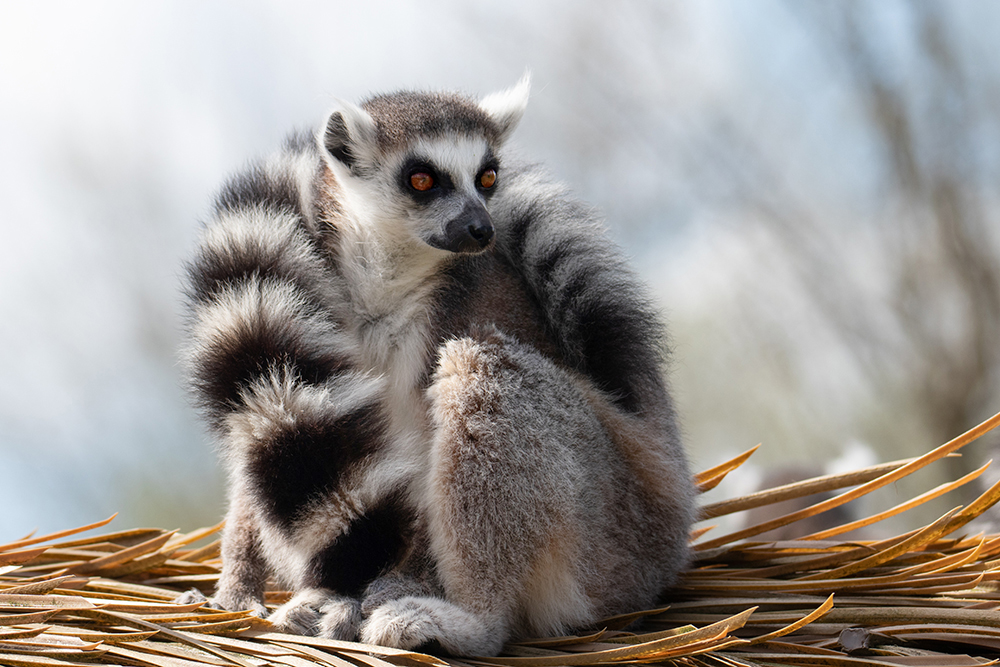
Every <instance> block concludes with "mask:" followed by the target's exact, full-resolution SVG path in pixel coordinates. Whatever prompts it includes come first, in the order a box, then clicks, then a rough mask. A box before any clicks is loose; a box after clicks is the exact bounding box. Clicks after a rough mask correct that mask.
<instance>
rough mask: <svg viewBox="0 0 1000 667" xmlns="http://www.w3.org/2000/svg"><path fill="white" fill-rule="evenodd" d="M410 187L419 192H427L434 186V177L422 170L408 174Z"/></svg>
mask: <svg viewBox="0 0 1000 667" xmlns="http://www.w3.org/2000/svg"><path fill="white" fill-rule="evenodd" d="M410 187H412V188H413V189H414V190H419V191H420V192H427V191H428V190H430V189H431V188H433V187H434V177H433V176H431V175H430V174H428V173H426V172H423V171H418V172H417V173H415V174H410Z"/></svg>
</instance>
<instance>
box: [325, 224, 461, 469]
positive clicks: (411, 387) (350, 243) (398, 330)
mask: <svg viewBox="0 0 1000 667" xmlns="http://www.w3.org/2000/svg"><path fill="white" fill-rule="evenodd" d="M344 240H345V241H346V242H345V243H343V245H342V246H341V252H340V255H341V256H340V260H341V270H342V273H343V275H344V277H345V278H346V281H347V285H348V292H349V294H350V300H351V313H352V321H351V322H350V323H349V328H350V330H351V331H352V333H354V335H355V336H356V340H357V343H358V349H359V351H360V354H361V361H362V363H363V364H364V366H365V370H367V371H368V372H370V373H372V374H373V375H376V376H379V377H381V378H383V379H384V381H385V382H386V391H387V397H386V398H387V405H386V407H387V412H388V416H389V420H390V425H391V430H392V433H393V436H394V437H393V441H394V443H395V444H397V445H398V446H399V447H402V448H405V449H411V448H414V447H416V448H417V449H418V450H419V449H421V444H422V443H426V441H427V439H428V417H427V403H426V399H425V397H424V393H423V391H422V389H421V386H422V382H423V380H424V379H425V377H426V373H427V372H428V368H429V367H430V364H431V361H432V360H431V356H432V355H433V354H434V350H433V341H432V340H431V328H432V327H431V318H432V316H433V314H432V311H433V303H432V299H433V294H434V290H435V287H436V285H437V280H436V276H437V275H439V273H440V264H441V261H442V259H443V258H445V257H447V254H445V253H442V252H441V251H437V250H435V249H433V248H430V247H429V246H425V247H421V245H423V244H420V245H415V244H414V241H413V240H412V239H399V240H398V241H397V242H396V243H393V242H391V241H390V240H389V239H387V238H385V237H382V238H379V239H377V240H376V239H372V238H368V237H367V235H366V234H365V233H363V232H360V231H359V230H357V229H351V230H350V232H348V235H347V237H346V238H345V239H344ZM417 243H419V242H417ZM415 440H416V441H415Z"/></svg>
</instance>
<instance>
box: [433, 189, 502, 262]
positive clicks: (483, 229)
mask: <svg viewBox="0 0 1000 667" xmlns="http://www.w3.org/2000/svg"><path fill="white" fill-rule="evenodd" d="M493 235H494V230H493V220H492V219H491V218H490V214H489V213H488V212H487V211H486V207H484V206H483V205H482V203H481V202H469V203H467V204H466V205H465V208H463V209H462V212H461V213H459V214H458V215H457V216H455V217H454V218H452V219H451V220H449V221H448V223H447V224H446V225H445V230H444V243H443V249H444V250H450V251H451V252H464V253H470V252H479V251H480V250H483V249H484V248H486V246H488V245H489V244H490V241H492V240H493Z"/></svg>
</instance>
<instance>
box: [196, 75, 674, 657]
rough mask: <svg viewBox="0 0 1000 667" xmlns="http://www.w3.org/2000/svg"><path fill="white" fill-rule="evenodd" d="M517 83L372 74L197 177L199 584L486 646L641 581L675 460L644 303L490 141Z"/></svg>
mask: <svg viewBox="0 0 1000 667" xmlns="http://www.w3.org/2000/svg"><path fill="white" fill-rule="evenodd" d="M527 93H528V82H527V80H526V79H525V80H524V81H522V82H521V83H520V84H518V85H517V86H515V87H514V88H512V89H510V90H508V91H505V92H502V93H497V94H494V95H490V96H488V97H486V98H484V99H482V100H481V101H478V102H477V101H474V100H472V99H469V98H466V97H463V96H459V95H452V94H426V93H417V92H400V93H394V94H390V95H376V96H374V97H372V98H370V99H368V100H367V101H365V102H364V103H362V104H361V105H360V106H354V105H351V104H343V105H342V106H341V107H340V108H339V109H338V110H337V111H335V112H334V113H333V114H332V115H330V116H329V118H328V120H327V122H326V124H325V125H324V126H323V127H322V128H321V130H320V131H319V132H318V134H317V135H316V136H315V137H314V136H295V137H293V138H292V139H291V140H289V142H288V143H287V145H286V146H285V148H284V150H283V151H281V152H280V153H279V154H278V155H276V156H275V157H273V158H271V159H270V160H267V161H265V162H262V163H260V164H257V165H256V166H253V167H251V168H249V169H248V170H246V171H245V172H244V173H242V174H240V175H239V176H237V177H236V178H234V179H232V180H231V181H230V182H229V183H228V184H227V185H226V186H225V187H224V188H223V190H222V193H221V194H220V195H219V197H218V201H217V203H216V207H215V214H214V217H213V219H212V221H211V222H210V223H209V224H208V225H207V228H206V229H205V231H204V235H203V238H202V240H201V243H200V247H199V250H198V252H197V256H196V258H195V259H194V261H193V262H192V263H191V264H190V285H189V295H190V309H191V310H190V314H191V344H190V346H189V348H188V350H187V357H188V362H189V367H190V370H191V377H192V383H193V386H194V389H195V391H196V393H197V396H198V398H199V400H200V402H201V404H202V406H203V408H204V411H205V413H206V415H207V419H208V422H209V424H210V427H211V429H212V430H213V431H214V433H215V435H216V437H217V438H218V441H219V443H220V449H221V453H222V459H223V461H224V463H225V465H226V467H227V469H228V475H229V483H230V486H229V503H230V506H229V511H228V514H227V517H226V526H225V531H224V536H223V545H222V556H223V569H222V576H221V578H220V580H219V585H218V589H217V591H216V595H215V597H214V599H213V603H214V604H215V605H217V606H220V607H223V608H226V609H246V608H250V609H255V610H257V611H258V612H259V613H261V614H266V613H267V610H266V609H265V607H264V604H263V591H264V585H265V580H266V579H267V578H268V577H269V576H273V577H274V578H276V579H277V580H278V581H279V582H281V583H282V584H283V585H285V586H289V587H291V588H292V590H294V591H295V596H294V597H293V598H292V599H291V600H290V601H289V602H287V603H286V604H284V605H282V606H281V607H280V608H279V609H277V611H275V612H274V613H273V614H272V615H271V616H270V620H271V621H272V622H274V623H275V624H276V625H277V626H278V627H280V628H283V629H285V630H290V631H295V632H304V633H315V634H321V635H324V636H327V637H331V638H342V639H356V638H360V639H361V640H362V641H365V642H368V643H374V644H384V645H390V646H397V647H402V648H413V647H418V646H424V645H428V644H430V645H434V644H436V645H438V646H440V647H441V648H443V649H444V650H446V651H448V652H450V653H453V654H458V655H476V654H483V655H485V654H492V653H496V652H497V651H499V649H500V647H501V646H502V644H503V643H504V642H505V641H507V640H508V639H509V638H512V637H521V636H525V635H544V634H550V633H560V632H565V631H567V630H569V629H572V628H575V627H583V626H586V625H587V624H589V623H592V622H593V621H595V620H597V619H599V618H600V617H602V616H605V615H610V614H616V613H621V612H627V611H632V610H636V609H639V608H642V607H646V606H647V605H651V604H653V603H654V602H655V601H656V599H657V597H658V596H659V595H660V594H661V593H662V592H663V591H664V589H665V588H667V587H668V586H670V585H671V583H672V582H674V581H675V578H676V576H677V573H678V571H679V570H680V569H681V568H683V566H684V565H685V563H686V559H687V541H688V529H689V525H690V522H691V519H692V497H693V491H692V482H691V479H690V475H689V472H688V467H687V463H686V461H685V457H684V454H683V452H682V449H681V445H680V443H679V438H678V432H677V427H676V425H675V417H674V408H673V405H672V402H671V399H670V397H669V395H668V393H667V389H666V387H665V385H664V380H663V379H662V376H661V355H662V352H661V350H662V346H661V333H660V332H661V327H660V324H659V323H658V321H657V318H656V317H655V316H654V313H653V310H652V309H651V307H650V304H649V303H648V302H647V300H646V298H645V297H644V296H643V290H642V289H641V288H640V286H639V285H638V283H637V281H636V279H635V277H634V275H633V274H632V273H631V271H630V270H629V268H628V267H627V266H626V263H625V261H624V260H623V258H622V255H621V254H620V253H619V251H618V250H616V249H615V248H614V247H613V244H612V243H610V242H609V240H608V238H607V237H606V235H605V233H604V231H603V229H602V227H601V225H600V224H599V222H598V221H597V220H596V219H595V216H594V214H593V213H592V212H591V210H590V209H588V208H587V207H585V206H583V205H581V204H579V203H577V202H576V201H574V200H572V199H571V198H569V197H568V196H567V194H566V192H565V190H564V189H563V188H562V187H560V186H558V185H555V184H553V183H552V182H550V181H549V180H547V179H546V177H545V176H544V175H542V173H541V172H540V171H539V170H538V169H537V168H535V167H533V166H529V165H526V164H521V163H518V162H516V161H514V160H513V159H508V158H506V157H505V156H504V155H503V146H504V143H505V141H506V140H507V138H508V136H509V135H510V134H511V132H512V130H513V129H514V127H515V125H516V124H517V123H518V121H519V120H520V117H521V115H522V113H523V110H524V107H525V104H526V102H527Z"/></svg>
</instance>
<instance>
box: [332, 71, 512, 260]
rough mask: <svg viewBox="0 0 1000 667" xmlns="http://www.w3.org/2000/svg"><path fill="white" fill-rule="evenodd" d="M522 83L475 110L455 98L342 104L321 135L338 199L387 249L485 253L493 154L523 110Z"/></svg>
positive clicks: (495, 184) (494, 180) (494, 186)
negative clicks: (407, 246) (409, 247)
mask: <svg viewBox="0 0 1000 667" xmlns="http://www.w3.org/2000/svg"><path fill="white" fill-rule="evenodd" d="M527 99H528V79H527V77H525V78H524V79H522V80H521V82H520V83H518V84H517V85H516V86H514V87H513V88H511V89H508V90H506V91H501V92H500V93H494V94H493V95H488V96H486V97H485V98H483V99H482V100H479V101H478V102H477V101H475V100H472V99H470V98H466V97H462V96H459V95H454V94H440V95H439V94H428V93H413V92H405V91H404V92H400V93H393V94H389V95H376V96H374V97H372V98H370V99H369V100H367V101H366V102H365V103H364V108H362V107H358V106H355V105H351V104H342V105H341V108H340V109H338V110H337V111H335V112H333V113H332V114H331V115H330V117H329V118H328V120H327V124H326V127H325V128H323V131H322V132H321V134H320V135H319V136H318V139H319V143H320V145H321V146H322V147H323V149H324V150H325V154H326V156H327V157H328V158H329V162H328V164H329V165H330V167H331V168H332V169H333V170H334V174H335V176H336V177H337V180H338V181H340V182H341V185H342V186H343V189H344V193H343V194H344V195H345V201H346V202H347V204H348V207H349V208H353V209H354V210H355V211H356V212H357V213H358V214H359V215H358V216H357V217H358V219H359V220H364V224H365V225H366V226H368V227H369V229H368V230H367V231H368V232H369V233H372V234H375V235H378V236H381V237H382V238H383V240H385V241H387V242H389V245H391V246H392V247H399V245H400V244H401V243H402V244H406V243H411V242H412V243H416V244H419V246H421V247H423V248H428V249H429V248H434V249H436V250H438V251H444V252H449V253H459V254H475V253H481V252H484V251H486V250H488V249H489V248H490V247H492V244H493V237H494V236H495V230H494V228H493V220H492V219H491V218H490V214H489V210H488V209H489V206H488V204H489V200H490V197H491V196H492V195H493V194H494V192H496V191H497V190H498V189H502V188H503V175H502V173H501V169H500V162H499V159H498V156H497V151H498V150H500V147H501V146H503V144H504V142H505V141H506V139H507V137H508V136H509V135H510V133H511V132H512V131H513V129H514V127H515V126H516V125H517V122H518V121H519V120H520V118H521V115H522V113H523V112H524V106H525V104H526V103H527Z"/></svg>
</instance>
